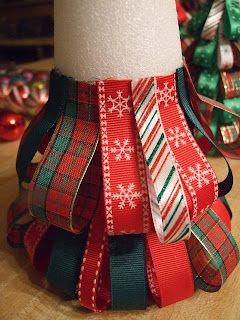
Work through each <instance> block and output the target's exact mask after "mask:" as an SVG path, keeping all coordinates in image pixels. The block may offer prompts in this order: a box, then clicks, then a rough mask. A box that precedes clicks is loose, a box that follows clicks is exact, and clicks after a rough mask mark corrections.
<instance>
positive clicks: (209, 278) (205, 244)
mask: <svg viewBox="0 0 240 320" xmlns="http://www.w3.org/2000/svg"><path fill="white" fill-rule="evenodd" d="M188 251H189V256H190V259H191V263H192V268H193V273H194V279H195V284H196V286H197V287H198V288H200V289H202V290H204V291H210V292H214V291H217V290H219V289H220V288H221V286H222V285H223V284H224V282H225V281H226V279H227V278H228V277H229V275H230V274H231V273H232V271H233V270H234V268H235V267H236V265H237V264H238V262H239V250H238V247H237V244H236V242H235V240H234V238H233V236H232V234H231V233H230V231H229V230H228V228H227V227H226V226H225V225H224V223H223V222H222V221H221V220H220V218H219V217H218V216H217V215H216V213H215V212H214V211H213V210H211V209H209V210H208V211H207V212H206V214H205V215H203V216H201V217H200V218H199V219H196V220H195V221H194V222H193V224H192V237H191V238H190V240H189V241H188Z"/></svg>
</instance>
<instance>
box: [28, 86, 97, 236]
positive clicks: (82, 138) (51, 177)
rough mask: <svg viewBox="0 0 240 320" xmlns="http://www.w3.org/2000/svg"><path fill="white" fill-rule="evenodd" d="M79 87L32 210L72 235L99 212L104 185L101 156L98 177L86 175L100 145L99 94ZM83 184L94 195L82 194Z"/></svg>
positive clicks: (36, 182)
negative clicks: (97, 103) (76, 99)
mask: <svg viewBox="0 0 240 320" xmlns="http://www.w3.org/2000/svg"><path fill="white" fill-rule="evenodd" d="M77 84H78V87H77V88H75V90H77V92H78V94H77V96H78V101H74V99H75V97H76V93H75V91H74V89H72V90H71V88H70V89H69V90H70V92H69V93H68V94H69V100H68V101H67V103H66V107H65V110H64V115H63V116H62V117H61V119H60V121H59V122H58V124H57V126H56V128H55V131H54V133H53V136H52V139H51V141H50V143H49V144H48V146H47V149H46V151H45V153H44V155H43V157H42V159H41V161H40V164H39V165H38V168H37V170H36V172H35V174H34V176H33V179H32V181H31V184H30V190H29V207H30V210H31V213H32V214H33V215H34V216H36V217H38V218H40V219H44V220H47V221H49V222H50V223H51V224H54V225H56V226H59V227H62V228H64V229H66V230H70V231H72V232H79V231H81V229H82V228H83V227H84V226H85V225H86V223H87V222H88V221H89V219H90V217H91V216H92V214H93V212H94V211H95V209H96V199H97V198H98V194H99V185H100V183H101V182H100V181H101V169H100V164H99V157H97V159H96V158H95V159H94V160H93V161H92V164H91V166H92V168H91V170H94V175H93V171H89V172H88V174H87V175H85V173H86V170H87V168H88V166H89V164H90V162H91V160H92V158H93V154H94V153H95V151H96V146H97V142H98V134H99V133H98V117H97V112H96V93H95V92H94V88H93V86H91V85H89V84H87V83H81V82H80V83H77ZM71 94H72V95H73V97H70V95H71ZM70 99H71V100H70ZM97 155H99V153H96V156H97ZM84 176H85V177H84ZM84 178H85V179H84ZM83 181H84V183H83V184H82V188H81V190H82V191H83V190H84V189H83V187H86V188H87V190H88V191H89V193H90V194H89V195H87V197H86V199H84V196H85V194H84V196H83V195H82V194H81V193H79V187H80V185H81V183H82V182H83ZM89 185H90V186H89ZM89 188H90V190H89ZM89 198H90V200H89ZM79 207H80V208H81V209H83V210H79V209H80V208H79Z"/></svg>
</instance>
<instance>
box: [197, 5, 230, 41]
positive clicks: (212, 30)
mask: <svg viewBox="0 0 240 320" xmlns="http://www.w3.org/2000/svg"><path fill="white" fill-rule="evenodd" d="M224 7H225V0H215V1H214V2H213V4H212V7H211V10H210V12H209V15H208V17H207V20H206V22H205V24H204V27H203V30H202V38H203V39H205V40H212V39H213V38H214V37H215V35H216V32H217V29H218V26H219V22H220V20H221V19H222V15H223V12H224Z"/></svg>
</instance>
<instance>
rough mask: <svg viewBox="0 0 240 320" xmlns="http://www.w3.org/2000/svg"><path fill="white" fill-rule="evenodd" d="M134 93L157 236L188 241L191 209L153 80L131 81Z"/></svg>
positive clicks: (181, 139)
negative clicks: (179, 174) (161, 113)
mask: <svg viewBox="0 0 240 320" xmlns="http://www.w3.org/2000/svg"><path fill="white" fill-rule="evenodd" d="M132 91H133V93H132V96H133V105H134V111H135V119H136V123H137V127H138V131H139V135H140V139H141V142H142V147H143V153H144V155H145V160H146V170H147V173H148V187H149V198H150V204H151V211H152V218H153V223H154V226H155V230H156V233H157V235H158V238H159V239H160V241H161V242H162V243H165V242H173V241H178V240H180V239H186V238H188V237H189V236H190V217H189V212H188V206H187V201H186V199H185V196H184V191H183V187H182V186H181V183H180V178H179V176H178V173H177V171H176V169H175V166H174V163H173V160H172V158H171V154H170V150H169V146H168V144H167V142H166V138H165V133H164V130H163V126H162V123H161V118H160V115H159V110H158V105H157V100H156V88H155V82H154V78H146V79H142V80H140V81H137V82H132ZM173 94H175V93H173ZM174 99H175V97H174ZM181 141H183V138H181V136H180V137H179V140H176V143H181Z"/></svg>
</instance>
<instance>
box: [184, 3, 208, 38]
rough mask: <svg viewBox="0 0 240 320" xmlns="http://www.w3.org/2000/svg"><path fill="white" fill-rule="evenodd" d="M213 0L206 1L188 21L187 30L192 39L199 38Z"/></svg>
mask: <svg viewBox="0 0 240 320" xmlns="http://www.w3.org/2000/svg"><path fill="white" fill-rule="evenodd" d="M212 3H213V0H208V1H207V2H206V3H205V4H204V5H203V6H202V7H201V8H200V9H199V10H198V12H197V13H196V14H195V15H194V16H193V17H192V19H191V20H190V21H189V23H188V26H187V30H188V33H189V34H190V35H191V36H192V37H194V38H200V37H201V33H202V29H203V26H204V24H205V22H206V20H207V17H208V14H209V12H210V9H211V6H212Z"/></svg>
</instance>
